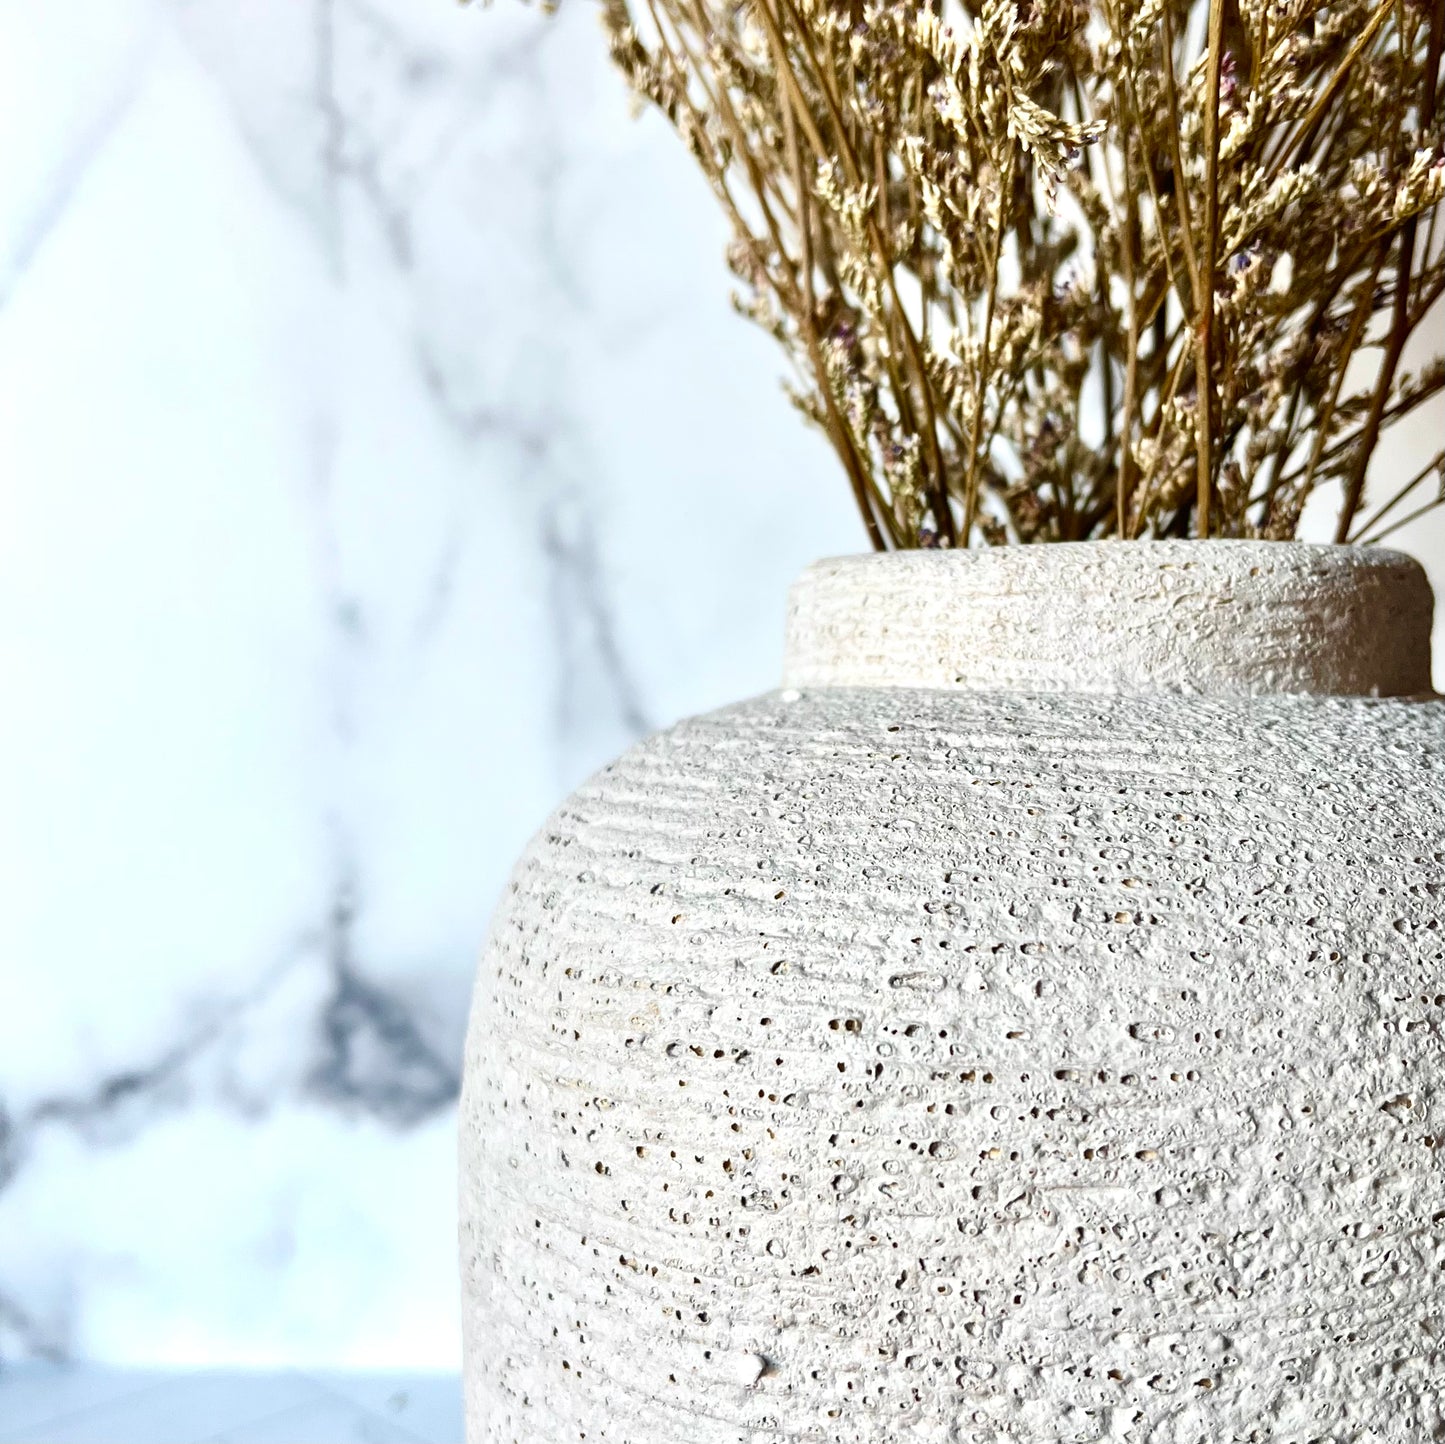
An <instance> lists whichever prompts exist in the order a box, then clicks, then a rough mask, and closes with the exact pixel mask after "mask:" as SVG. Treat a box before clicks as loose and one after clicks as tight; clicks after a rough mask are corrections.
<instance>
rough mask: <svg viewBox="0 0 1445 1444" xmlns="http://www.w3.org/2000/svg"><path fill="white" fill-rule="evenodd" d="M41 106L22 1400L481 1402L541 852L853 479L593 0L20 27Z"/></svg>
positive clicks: (31, 526)
mask: <svg viewBox="0 0 1445 1444" xmlns="http://www.w3.org/2000/svg"><path fill="white" fill-rule="evenodd" d="M0 115H3V119H4V127H3V132H0V135H3V142H0V677H3V688H4V691H3V705H0V877H3V879H4V887H3V895H0V1364H3V1363H4V1362H5V1361H6V1360H14V1359H17V1358H22V1357H26V1356H34V1355H47V1356H55V1357H90V1358H97V1359H103V1360H107V1361H110V1362H115V1363H145V1364H190V1363H201V1362H216V1361H224V1362H226V1363H230V1364H244V1365H252V1366H256V1367H263V1366H269V1365H288V1366H318V1367H319V1366H326V1365H331V1366H347V1367H358V1368H364V1367H368V1366H371V1367H375V1366H383V1365H384V1366H389V1367H428V1366H435V1367H447V1366H453V1365H454V1364H455V1363H456V1360H457V1350H458V1346H457V1321H456V1301H455V1297H454V1295H455V1282H454V1268H453V1200H452V1194H453V1181H452V1176H453V1139H452V1126H453V1119H452V1103H453V1099H454V1096H455V1092H456V1088H457V1070H458V1055H459V1048H460V1041H461V1037H462V1031H463V1027H464V1024H465V1016H466V1006H467V995H468V989H469V985H470V977H471V971H472V966H473V962H474V958H475V954H476V950H477V947H478V943H479V940H480V939H481V937H482V934H483V932H484V929H485V925H486V919H487V915H488V913H489V911H490V908H491V905H492V902H493V901H494V899H495V897H496V896H497V894H498V892H499V890H500V888H501V885H502V882H503V879H504V876H505V873H506V869H507V867H508V865H509V862H510V860H511V858H512V857H513V855H514V854H515V853H516V851H517V850H518V848H519V847H520V846H521V844H522V842H523V841H524V839H525V838H526V836H527V835H528V833H529V832H530V831H531V830H532V829H533V828H534V827H535V826H536V825H537V824H538V823H539V822H540V820H541V819H542V817H543V816H544V815H545V813H546V811H547V810H548V809H549V808H550V806H551V805H552V804H553V803H554V802H555V801H556V800H557V799H558V798H559V797H560V796H561V795H562V794H563V793H564V792H565V791H566V790H567V789H568V788H569V787H570V786H572V785H573V784H574V783H576V782H577V781H578V780H580V779H581V778H582V777H583V776H584V775H585V774H586V773H588V772H589V771H590V770H592V769H593V768H594V767H595V766H597V765H599V764H600V763H601V762H603V761H604V760H606V758H607V757H608V756H609V755H610V754H612V753H614V752H616V751H617V750H618V749H619V748H620V747H621V746H622V745H623V744H624V743H626V742H627V741H628V740H629V739H631V738H633V737H635V736H637V735H639V734H640V733H643V732H645V731H647V730H649V729H651V728H654V727H657V726H661V725H664V724H666V723H667V722H669V721H670V720H672V719H674V718H676V717H677V716H679V715H681V714H683V713H687V712H692V711H697V710H701V709H704V708H707V707H710V706H713V705H716V704H718V703H720V702H722V701H724V700H727V699H730V698H734V697H738V696H742V695H745V694H747V693H750V692H755V691H759V690H762V689H764V688H766V687H768V686H770V685H772V682H773V679H774V676H775V674H776V672H777V667H778V663H779V654H780V635H779V632H780V624H781V617H782V597H783V592H784V589H785V587H786V584H787V582H788V580H789V579H790V577H791V576H792V574H793V573H794V572H796V571H797V570H798V569H799V568H800V567H801V566H802V565H804V564H805V563H806V562H807V561H808V560H810V559H811V558H813V557H814V556H817V555H820V554H827V553H834V552H839V551H851V550H857V549H859V547H860V544H861V535H860V533H859V531H858V529H857V526H856V523H855V522H854V520H853V517H852V515H851V512H850V507H849V502H848V498H847V495H846V489H845V487H844V486H843V485H842V483H841V482H840V481H839V479H838V478H837V476H836V475H835V473H834V463H833V462H832V460H831V458H830V456H829V454H828V453H827V452H826V450H825V448H824V447H823V445H822V444H821V442H820V441H819V440H818V439H817V438H816V437H814V436H812V435H810V434H808V433H807V432H805V431H804V430H803V429H802V428H801V427H800V426H799V425H798V424H797V422H796V419H795V417H794V415H793V413H792V412H791V410H790V408H789V406H788V405H787V403H786V401H785V400H784V398H783V397H782V395H781V393H780V392H779V390H778V388H777V385H776V380H775V377H776V372H777V367H776V363H775V360H774V357H773V355H772V350H771V343H770V342H768V341H767V340H766V339H765V338H762V337H760V336H758V335H756V334H754V332H753V331H752V330H751V329H750V328H749V327H748V326H747V325H746V324H745V323H743V322H741V321H739V320H737V319H736V318H735V317H734V316H733V315H732V314H731V312H730V310H729V308H728V305H727V301H726V296H727V290H728V280H727V277H726V275H725V273H724V270H723V267H722V264H721V259H720V257H721V250H722V246H723V241H724V235H723V230H722V226H721V222H720V220H719V218H718V217H717V216H715V215H714V214H713V208H712V203H711V200H710V197H709V196H708V195H707V194H706V193H705V192H704V190H703V188H702V185H701V182H700V181H698V180H697V179H696V178H695V177H694V176H693V174H692V171H691V168H690V164H689V162H688V160H687V158H686V156H685V155H684V154H683V153H682V152H681V150H680V149H679V148H678V147H677V146H676V144H675V142H674V141H673V139H672V137H671V136H670V135H669V134H667V133H666V132H665V130H664V127H663V126H662V124H661V123H660V122H659V121H658V120H657V119H656V118H655V117H646V118H644V119H643V120H641V121H634V120H632V119H631V118H630V117H629V114H628V106H627V101H626V98H625V96H624V94H623V91H622V88H621V85H620V82H619V81H618V80H617V79H616V78H615V77H614V76H613V75H612V73H611V72H610V70H609V69H608V67H607V64H606V61H605V55H604V52H603V47H602V42H601V37H600V34H599V31H598V27H597V23H596V16H595V13H594V12H593V10H592V9H591V7H590V6H589V5H587V4H585V3H578V0H574V3H572V4H570V5H569V6H568V7H567V8H566V9H565V10H564V13H563V14H561V15H560V16H559V17H557V18H555V19H551V20H547V19H544V18H543V17H542V16H541V15H540V14H539V13H538V12H537V11H536V10H532V9H526V8H523V7H521V6H518V5H513V4H499V5H498V7H497V8H495V9H494V10H492V11H491V12H489V13H482V12H481V11H478V10H463V9H461V8H460V7H458V6H457V5H456V4H455V3H453V0H244V3H242V4H239V5H234V4H233V5H221V4H218V3H215V0H73V3H71V4H69V5H67V6H64V7H45V6H38V5H35V4H33V3H31V0H0ZM1439 424H1440V415H1439V413H1438V412H1437V413H1435V415H1434V416H1433V417H1430V418H1422V419H1421V420H1420V422H1419V423H1418V425H1416V427H1415V429H1414V431H1413V433H1412V434H1411V435H1410V436H1407V437H1404V438H1402V440H1401V442H1400V443H1399V444H1398V445H1397V450H1396V453H1395V454H1394V456H1393V457H1392V458H1391V464H1393V465H1397V466H1398V467H1399V468H1400V469H1401V470H1403V469H1404V468H1405V467H1406V466H1408V465H1410V464H1411V457H1412V455H1413V454H1415V453H1420V454H1421V455H1422V459H1423V455H1424V454H1425V453H1426V452H1427V449H1428V447H1429V442H1430V437H1431V433H1432V430H1433V429H1435V428H1438V426H1439ZM1417 464H1418V463H1417ZM1406 542H1407V544H1411V545H1413V548H1414V549H1415V550H1416V552H1417V554H1419V555H1421V556H1422V557H1423V558H1424V559H1426V560H1427V562H1430V563H1432V565H1433V563H1434V562H1436V561H1439V562H1440V563H1441V564H1442V565H1441V566H1440V567H1439V569H1438V570H1437V587H1438V588H1439V589H1440V590H1441V591H1442V592H1445V528H1442V526H1441V525H1440V524H1439V523H1435V522H1431V523H1428V524H1426V525H1425V526H1423V527H1420V528H1416V529H1415V530H1414V532H1413V533H1412V534H1411V536H1410V537H1408V538H1406Z"/></svg>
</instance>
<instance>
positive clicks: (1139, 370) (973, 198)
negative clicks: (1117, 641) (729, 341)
mask: <svg viewBox="0 0 1445 1444" xmlns="http://www.w3.org/2000/svg"><path fill="white" fill-rule="evenodd" d="M605 20H606V26H607V30H608V34H609V37H610V41H611V51H612V55H613V58H614V59H615V60H616V62H617V64H618V65H619V66H620V67H621V68H622V69H623V71H624V72H625V73H626V75H627V76H628V78H629V80H630V82H631V84H632V86H633V87H634V89H635V91H636V92H637V94H638V95H639V96H641V97H644V98H645V99H646V100H648V101H650V102H651V103H652V104H654V105H656V106H657V107H658V108H659V109H661V110H662V112H663V113H664V114H665V115H666V116H667V118H668V119H669V121H670V122H671V123H672V124H673V126H674V127H676V129H677V130H678V132H679V133H680V135H681V136H682V137H683V139H684V140H685V141H686V143H687V144H688V146H689V148H690V149H691V151H692V153H693V155H694V157H695V158H696V160H697V162H698V165H699V167H700V168H701V170H702V172H703V174H704V176H705V177H706V179H707V181H708V183H709V184H710V185H711V187H712V189H713V191H714V193H715V194H716V196H717V198H718V200H719V202H720V203H721V204H722V206H723V208H724V209H725V211H726V213H727V215H728V217H729V219H730V221H731V224H732V226H733V228H734V231H735V238H734V241H733V243H732V245H731V247H730V250H729V264H730V266H731V268H732V270H733V272H734V274H735V275H736V276H737V277H738V278H739V280H740V282H741V283H742V285H743V286H744V287H745V288H746V293H745V295H744V297H743V298H742V299H741V300H740V302H739V305H740V309H742V310H743V311H744V312H745V314H748V315H750V316H753V317H754V318H755V319H756V320H758V321H759V322H760V324H762V325H764V326H766V327H767V328H768V330H769V331H770V332H771V333H772V334H773V335H774V336H775V337H776V338H777V340H778V341H779V342H780V343H781V345H782V346H783V348H784V350H785V351H786V353H787V355H788V358H789V360H790V362H791V364H792V367H793V370H794V373H795V375H794V377H793V379H792V381H791V382H790V383H789V385H790V394H791V395H792V396H793V399H794V400H795V402H796V403H797V405H798V406H799V408H800V410H802V412H803V413H804V415H805V416H807V417H809V418H810V419H811V420H813V421H814V422H815V423H816V424H818V425H819V426H821V427H823V429H824V430H825V431H826V432H827V434H828V436H829V437H830V439H831V440H832V443H833V446H834V447H835V449H836V451H837V453H838V456H839V458H840V460H841V461H842V463H843V466H844V469H845V471H846V474H847V476H848V478H849V481H850V484H851V486H852V489H853V493H854V496H855V498H856V500H857V503H858V506H859V509H860V511H861V513H862V515H863V519H864V522H865V524H866V526H867V528H868V531H869V534H870V536H871V538H872V540H873V542H874V545H875V546H878V547H880V548H884V547H915V546H935V545H936V546H953V545H968V544H969V543H970V542H973V541H975V540H981V541H983V542H985V543H997V542H1003V541H1050V540H1066V539H1079V538H1085V537H1095V536H1106V535H1123V536H1129V537H1137V536H1163V535H1171V536H1179V535H1190V534H1194V535H1216V536H1266V537H1285V536H1290V535H1292V534H1293V532H1294V530H1295V528H1296V527H1297V525H1298V522H1299V517H1300V514H1301V512H1302V510H1303V507H1304V503H1305V501H1306V499H1307V498H1308V497H1309V495H1310V494H1311V492H1313V491H1314V490H1316V489H1317V488H1318V487H1320V486H1321V485H1323V484H1325V483H1326V482H1332V481H1333V482H1337V483H1338V484H1339V485H1340V486H1341V487H1342V488H1343V493H1344V501H1343V506H1342V511H1341V515H1340V519H1339V526H1338V533H1337V535H1338V537H1339V539H1340V540H1345V539H1348V538H1358V537H1362V536H1365V535H1366V534H1367V532H1368V530H1369V528H1370V526H1372V525H1374V524H1375V523H1377V522H1378V521H1380V520H1383V519H1384V517H1385V516H1386V514H1391V515H1392V516H1393V508H1394V502H1393V501H1387V502H1386V504H1385V506H1384V507H1383V508H1381V509H1380V510H1379V511H1377V512H1376V513H1375V515H1374V516H1373V517H1371V519H1370V522H1369V523H1366V524H1365V526H1361V525H1359V524H1358V517H1359V515H1360V513H1361V510H1362V505H1363V502H1364V498H1365V482H1366V476H1367V468H1368V466H1369V461H1370V458H1371V456H1372V454H1373V453H1374V451H1375V447H1376V444H1377V442H1378V441H1379V437H1380V434H1381V432H1382V431H1383V430H1385V429H1386V428H1387V427H1388V426H1389V425H1391V424H1392V423H1393V422H1395V421H1398V420H1399V419H1400V418H1401V417H1403V416H1405V415H1406V414H1408V413H1409V412H1410V411H1412V410H1414V408H1415V407H1417V406H1418V405H1420V404H1421V403H1422V402H1424V401H1425V400H1427V399H1428V398H1429V397H1430V396H1433V395H1434V394H1436V393H1437V392H1438V391H1439V390H1440V389H1441V387H1442V386H1445V369H1442V368H1441V367H1439V366H1434V367H1427V368H1425V369H1424V370H1422V371H1421V372H1420V373H1419V374H1418V375H1417V376H1416V377H1415V378H1413V379H1410V378H1405V377H1402V376H1400V375H1399V367H1400V360H1401V356H1402V354H1403V351H1404V348H1405V343H1406V341H1407V340H1408V339H1409V337H1410V335H1411V334H1412V333H1413V332H1414V330H1415V329H1416V328H1417V327H1418V326H1419V324H1420V322H1421V321H1422V319H1423V318H1424V317H1425V315H1426V313H1427V312H1428V311H1429V310H1430V309H1431V307H1432V306H1433V305H1434V304H1435V303H1436V302H1437V301H1438V300H1439V299H1440V296H1441V293H1442V290H1445V260H1442V246H1441V244H1439V243H1438V241H1439V238H1438V237H1437V235H1436V224H1437V220H1438V216H1439V207H1440V202H1441V199H1442V196H1445V160H1442V157H1445V118H1442V114H1441V110H1442V107H1441V106H1440V105H1439V104H1438V103H1437V100H1438V91H1439V80H1440V68H1441V49H1442V27H1445V4H1442V3H1440V0H1435V3H1431V4H1400V3H1398V0H1338V3H1322V0H1268V3H1261V0H1253V3H1250V0H1141V3H1138V4H1133V5H1126V4H1124V3H1122V0H1096V3H1082V0H1051V3H1048V4H1044V3H1040V0H979V3H972V4H964V3H961V0H928V3H925V4H919V3H908V0H605ZM1362 359H1364V360H1371V359H1372V360H1373V361H1374V363H1375V364H1374V365H1373V366H1368V365H1367V366H1364V367H1362V366H1361V365H1360V364H1359V363H1360V361H1361V360H1362ZM1362 375H1363V376H1364V377H1365V380H1364V383H1363V384H1361V381H1360V379H1359V378H1360V377H1361V376H1362ZM1428 474H1432V473H1431V471H1430V468H1427V469H1426V472H1425V473H1422V474H1421V477H1419V478H1416V480H1415V481H1414V482H1412V483H1411V484H1410V488H1409V489H1411V490H1413V489H1414V488H1415V487H1416V486H1419V485H1421V484H1423V479H1424V477H1425V476H1426V475H1428ZM1392 524H1393V522H1392Z"/></svg>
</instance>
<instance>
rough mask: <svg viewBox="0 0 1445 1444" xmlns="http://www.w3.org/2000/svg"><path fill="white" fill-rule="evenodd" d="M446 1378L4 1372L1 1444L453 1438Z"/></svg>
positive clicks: (439, 1442)
mask: <svg viewBox="0 0 1445 1444" xmlns="http://www.w3.org/2000/svg"><path fill="white" fill-rule="evenodd" d="M461 1437H462V1409H461V1381H460V1380H459V1379H458V1378H457V1376H456V1375H454V1374H444V1373H397V1372H389V1373H388V1372H376V1373H365V1374H359V1373H345V1372H341V1371H336V1370H330V1371H322V1372H310V1373H300V1372H297V1371H294V1370H286V1371H281V1370H272V1371H268V1372H252V1373H247V1372H242V1371H236V1370H206V1371H195V1372H179V1371H170V1372H167V1371H162V1370H155V1369H150V1370H146V1369H114V1368H105V1367H101V1366H96V1365H89V1366H79V1367H76V1366H71V1367H67V1368H57V1367H55V1366H53V1365H48V1364H35V1363H32V1364H24V1365H20V1366H18V1367H13V1368H8V1369H6V1370H5V1371H4V1372H3V1373H0V1444H11V1441H14V1444H458V1441H460V1439H461Z"/></svg>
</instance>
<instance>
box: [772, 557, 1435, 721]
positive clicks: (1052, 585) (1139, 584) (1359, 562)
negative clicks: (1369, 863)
mask: <svg viewBox="0 0 1445 1444" xmlns="http://www.w3.org/2000/svg"><path fill="white" fill-rule="evenodd" d="M1433 610H1434V598H1433V594H1432V592H1431V590H1430V584H1429V582H1428V580H1427V579H1426V576H1425V572H1424V569H1423V568H1422V567H1421V566H1420V564H1419V563H1418V562H1417V561H1415V560H1414V559H1413V558H1412V557H1409V556H1406V555H1405V554H1404V553H1402V552H1397V551H1391V550H1387V549H1385V548H1380V547H1360V546H1349V545H1345V546H1339V545H1331V544H1323V543H1313V542H1301V541H1256V540H1246V539H1225V538H1218V539H1210V540H1207V541H1206V540H1198V539H1191V540H1173V539H1169V540H1160V541H1132V542H1125V541H1118V540H1108V541H1084V542H1049V543H1043V544H1034V545H1028V546H1005V547H988V548H976V549H970V550H966V551H965V550H956V551H949V550H928V551H899V552H886V553H871V554H864V555H859V556H844V557H831V558H827V559H825V560H822V561H819V562H815V563H814V564H813V565H812V566H810V567H808V568H807V569H806V570H805V571H804V572H803V574H802V575H801V576H800V577H799V578H798V580H797V581H796V582H795V583H794V585H793V588H792V591H791V593H790V596H789V603H788V623H787V643H786V650H785V663H784V675H783V685H784V686H785V687H791V688H802V687H822V686H835V687H836V686H874V687H910V686H911V687H930V688H947V689H956V690H966V691H999V692H1081V693H1108V694H1148V693H1156V692H1173V693H1189V694H1197V695H1233V696H1238V695H1245V696H1265V695H1296V696H1315V697H1320V696H1354V697H1359V696H1367V697H1368V696H1374V697H1409V696H1425V695H1429V694H1430V691H1431V685H1430V628H1431V620H1432V615H1433Z"/></svg>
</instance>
